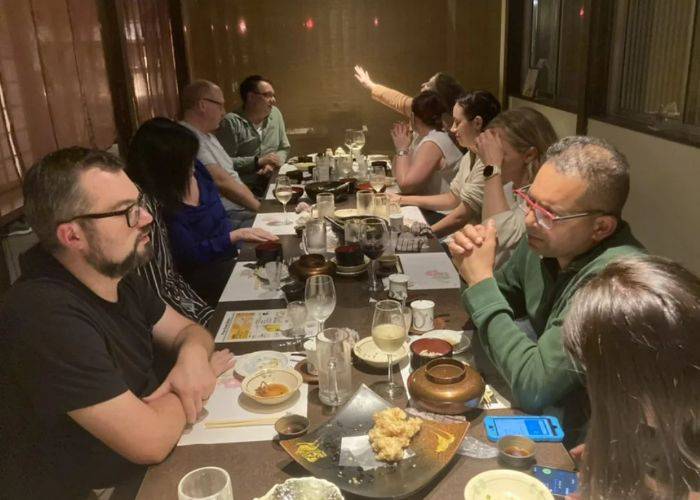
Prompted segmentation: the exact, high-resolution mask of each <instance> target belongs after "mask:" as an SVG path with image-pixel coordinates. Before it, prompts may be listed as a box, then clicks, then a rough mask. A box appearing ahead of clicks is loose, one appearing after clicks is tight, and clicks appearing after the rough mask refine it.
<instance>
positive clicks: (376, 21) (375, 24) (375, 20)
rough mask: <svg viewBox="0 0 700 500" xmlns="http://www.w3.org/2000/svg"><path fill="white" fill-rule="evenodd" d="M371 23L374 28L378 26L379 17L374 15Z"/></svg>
mask: <svg viewBox="0 0 700 500" xmlns="http://www.w3.org/2000/svg"><path fill="white" fill-rule="evenodd" d="M372 24H373V25H374V27H375V28H379V18H378V17H375V18H374V20H373V21H372Z"/></svg>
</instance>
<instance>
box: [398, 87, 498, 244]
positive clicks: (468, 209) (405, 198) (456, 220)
mask: <svg viewBox="0 0 700 500" xmlns="http://www.w3.org/2000/svg"><path fill="white" fill-rule="evenodd" d="M500 111H501V104H500V103H499V102H498V99H496V98H495V97H494V96H493V94H491V92H488V91H486V90H475V91H473V92H469V93H468V94H467V95H465V96H464V97H461V98H459V99H458V100H457V102H456V103H455V105H454V106H453V107H452V117H453V125H452V133H453V134H454V137H455V139H456V140H457V142H458V144H459V146H460V147H462V148H466V149H467V153H466V154H465V155H464V156H463V157H462V159H461V160H460V162H459V167H458V170H457V174H456V175H455V177H454V179H452V182H450V187H449V190H447V191H445V192H442V193H440V194H434V195H428V196H415V195H389V196H390V198H392V199H393V200H394V201H398V202H399V203H400V204H401V205H414V206H417V207H421V208H425V209H427V210H433V211H443V210H451V212H450V213H449V214H448V215H447V216H445V217H444V218H443V219H441V220H440V221H438V222H437V223H435V224H433V225H432V227H431V229H432V230H433V233H435V234H436V235H437V236H445V235H447V234H449V233H451V232H453V231H455V230H456V229H459V228H461V227H462V226H464V225H465V224H467V223H468V222H469V221H479V222H481V204H482V198H483V185H484V164H483V162H482V161H481V159H480V158H479V157H478V155H477V154H476V138H477V137H478V136H479V134H480V133H481V132H482V131H483V130H484V128H485V127H486V126H487V125H488V124H489V122H490V121H491V120H492V119H493V118H495V117H496V115H498V113H499V112H500Z"/></svg>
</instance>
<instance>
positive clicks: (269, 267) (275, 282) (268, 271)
mask: <svg viewBox="0 0 700 500" xmlns="http://www.w3.org/2000/svg"><path fill="white" fill-rule="evenodd" d="M282 267H283V264H282V263H281V262H280V261H278V260H272V261H270V262H266V263H265V277H266V278H267V283H268V287H269V288H270V290H272V291H277V290H279V289H280V281H281V280H282Z"/></svg>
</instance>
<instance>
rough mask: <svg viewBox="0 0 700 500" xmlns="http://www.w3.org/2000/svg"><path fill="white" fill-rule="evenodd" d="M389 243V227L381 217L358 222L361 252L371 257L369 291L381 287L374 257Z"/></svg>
mask: <svg viewBox="0 0 700 500" xmlns="http://www.w3.org/2000/svg"><path fill="white" fill-rule="evenodd" d="M388 244H389V228H388V227H387V225H386V222H384V221H383V220H382V219H379V218H377V217H369V218H367V219H365V220H363V221H362V222H361V223H360V247H361V248H362V252H363V253H364V254H365V255H366V256H367V257H369V258H370V259H372V261H371V263H370V270H369V283H368V287H369V291H370V292H378V291H379V290H381V289H382V284H381V282H380V281H379V280H378V279H377V270H376V267H377V262H376V259H378V258H379V256H380V255H381V254H382V253H384V248H386V247H387V246H388Z"/></svg>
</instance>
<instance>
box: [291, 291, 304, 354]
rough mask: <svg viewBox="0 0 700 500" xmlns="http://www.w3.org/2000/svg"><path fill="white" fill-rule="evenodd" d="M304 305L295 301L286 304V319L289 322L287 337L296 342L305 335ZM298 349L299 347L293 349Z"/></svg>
mask: <svg viewBox="0 0 700 500" xmlns="http://www.w3.org/2000/svg"><path fill="white" fill-rule="evenodd" d="M306 316H307V312H306V304H304V302H303V301H301V300H295V301H293V302H289V303H288V304H287V319H288V320H289V325H290V327H291V328H290V329H289V335H288V336H290V337H293V338H294V339H296V340H297V342H298V341H301V339H303V338H304V336H305V335H306V328H305V327H306ZM295 348H296V349H300V346H297V347H295Z"/></svg>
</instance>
